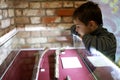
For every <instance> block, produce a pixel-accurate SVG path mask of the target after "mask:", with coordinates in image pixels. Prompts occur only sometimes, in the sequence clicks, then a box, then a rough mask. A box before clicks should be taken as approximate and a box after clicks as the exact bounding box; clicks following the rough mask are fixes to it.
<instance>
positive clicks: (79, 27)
mask: <svg viewBox="0 0 120 80" xmlns="http://www.w3.org/2000/svg"><path fill="white" fill-rule="evenodd" d="M74 24H75V25H76V32H78V33H79V34H80V36H81V37H82V36H84V35H85V34H89V33H90V32H91V28H90V27H89V25H85V24H84V23H83V22H81V21H80V20H78V19H76V20H74Z"/></svg>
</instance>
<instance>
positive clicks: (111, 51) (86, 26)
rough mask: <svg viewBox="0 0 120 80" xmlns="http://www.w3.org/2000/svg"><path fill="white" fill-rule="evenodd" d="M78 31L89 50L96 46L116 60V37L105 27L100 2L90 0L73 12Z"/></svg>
mask: <svg viewBox="0 0 120 80" xmlns="http://www.w3.org/2000/svg"><path fill="white" fill-rule="evenodd" d="M73 21H74V24H75V25H76V32H77V33H78V34H79V37H81V38H82V41H83V43H84V45H85V47H86V49H87V50H88V51H90V49H91V48H95V49H96V50H98V51H100V52H101V53H103V54H104V55H106V56H107V57H109V58H110V59H111V60H113V61H115V53H116V38H115V36H114V34H113V33H110V32H108V31H107V29H105V28H103V20H102V13H101V10H100V8H99V6H98V4H96V3H94V2H92V1H88V2H86V3H84V4H82V5H81V6H80V7H78V8H77V9H76V10H75V11H74V13H73Z"/></svg>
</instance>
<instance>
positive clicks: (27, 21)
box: [14, 0, 85, 48]
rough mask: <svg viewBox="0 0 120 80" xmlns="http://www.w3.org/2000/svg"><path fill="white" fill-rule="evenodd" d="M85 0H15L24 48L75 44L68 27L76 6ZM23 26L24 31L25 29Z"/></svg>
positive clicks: (21, 41) (22, 46) (17, 20)
mask: <svg viewBox="0 0 120 80" xmlns="http://www.w3.org/2000/svg"><path fill="white" fill-rule="evenodd" d="M84 2H85V1H73V0H69V1H63V0H59V1H45V0H44V1H39V0H36V1H34V0H31V1H27V0H26V1H21V2H20V1H14V6H15V23H16V27H17V29H18V30H20V31H19V33H18V34H17V37H18V38H19V40H20V41H19V47H20V48H41V47H66V46H72V37H71V33H70V31H69V30H65V29H68V28H70V27H71V26H72V24H73V22H72V17H71V16H72V14H73V12H74V9H75V8H76V7H78V6H79V5H81V4H82V3H84ZM21 30H22V31H21Z"/></svg>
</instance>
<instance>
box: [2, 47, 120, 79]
mask: <svg viewBox="0 0 120 80" xmlns="http://www.w3.org/2000/svg"><path fill="white" fill-rule="evenodd" d="M1 80H120V68H119V67H118V66H117V65H115V63H113V62H112V61H110V60H109V59H108V58H107V57H105V56H104V55H102V54H101V53H100V52H98V51H96V50H94V49H93V53H89V52H88V51H87V50H86V49H85V48H75V47H67V48H46V49H36V50H35V49H34V50H20V52H19V53H18V54H17V56H16V58H15V59H14V61H13V62H12V64H11V65H10V66H9V68H8V69H7V70H6V71H5V72H4V73H3V74H2V77H1Z"/></svg>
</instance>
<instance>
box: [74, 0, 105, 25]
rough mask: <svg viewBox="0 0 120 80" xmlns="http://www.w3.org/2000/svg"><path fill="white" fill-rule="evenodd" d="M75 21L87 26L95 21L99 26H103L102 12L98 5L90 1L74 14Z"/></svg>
mask: <svg viewBox="0 0 120 80" xmlns="http://www.w3.org/2000/svg"><path fill="white" fill-rule="evenodd" d="M73 19H74V20H76V19H78V20H80V21H81V22H83V23H84V24H85V25H87V24H88V22H89V21H91V20H92V21H95V22H96V24H97V25H102V24H103V21H102V13H101V10H100V8H99V6H98V4H96V3H94V2H92V1H88V2H86V3H84V4H83V5H81V6H80V7H78V8H77V9H76V10H75V11H74V13H73Z"/></svg>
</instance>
